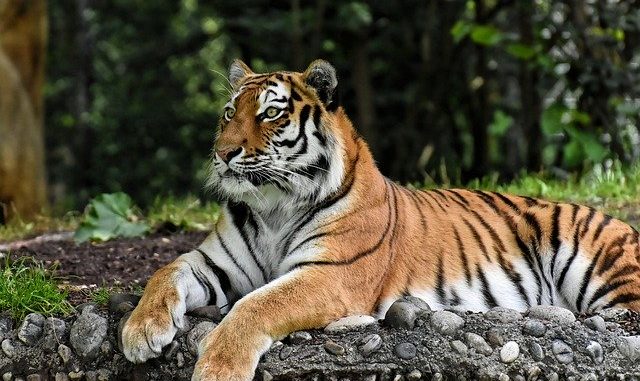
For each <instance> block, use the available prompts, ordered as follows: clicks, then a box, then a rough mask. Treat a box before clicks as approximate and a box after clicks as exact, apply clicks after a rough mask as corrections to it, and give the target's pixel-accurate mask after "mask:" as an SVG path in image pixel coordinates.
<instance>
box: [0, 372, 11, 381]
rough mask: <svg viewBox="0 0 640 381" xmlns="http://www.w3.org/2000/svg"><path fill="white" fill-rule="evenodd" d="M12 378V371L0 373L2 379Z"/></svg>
mask: <svg viewBox="0 0 640 381" xmlns="http://www.w3.org/2000/svg"><path fill="white" fill-rule="evenodd" d="M12 378H13V373H11V372H6V373H4V374H3V375H2V381H11V379H12Z"/></svg>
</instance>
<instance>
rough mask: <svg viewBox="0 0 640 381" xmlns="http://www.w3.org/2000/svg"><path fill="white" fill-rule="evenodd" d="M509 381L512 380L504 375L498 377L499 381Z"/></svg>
mask: <svg viewBox="0 0 640 381" xmlns="http://www.w3.org/2000/svg"><path fill="white" fill-rule="evenodd" d="M509 380H510V378H509V376H508V375H506V374H504V373H500V374H499V375H498V381H509Z"/></svg>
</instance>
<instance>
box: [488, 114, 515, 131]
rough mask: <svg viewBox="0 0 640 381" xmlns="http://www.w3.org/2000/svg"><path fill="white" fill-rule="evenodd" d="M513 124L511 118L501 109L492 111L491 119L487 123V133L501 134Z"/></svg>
mask: <svg viewBox="0 0 640 381" xmlns="http://www.w3.org/2000/svg"><path fill="white" fill-rule="evenodd" d="M512 125H513V118H512V117H511V116H510V115H507V114H505V113H504V112H503V111H502V110H496V112H494V113H493V121H492V122H491V124H489V133H490V134H491V135H494V136H503V135H504V134H505V133H506V132H507V131H508V130H509V128H511V126H512Z"/></svg>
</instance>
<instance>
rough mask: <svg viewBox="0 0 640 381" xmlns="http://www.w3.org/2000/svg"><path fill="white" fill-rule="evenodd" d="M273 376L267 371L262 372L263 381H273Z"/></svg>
mask: <svg viewBox="0 0 640 381" xmlns="http://www.w3.org/2000/svg"><path fill="white" fill-rule="evenodd" d="M272 380H273V375H272V374H271V373H269V372H268V371H266V370H263V371H262V381H272Z"/></svg>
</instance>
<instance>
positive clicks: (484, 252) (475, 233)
mask: <svg viewBox="0 0 640 381" xmlns="http://www.w3.org/2000/svg"><path fill="white" fill-rule="evenodd" d="M461 219H462V222H464V224H465V225H467V228H468V229H469V230H470V231H471V235H473V238H474V239H475V240H476V243H477V244H478V246H479V247H480V251H482V255H483V256H484V258H485V259H486V260H487V261H488V262H489V263H491V258H490V257H489V254H488V253H487V247H486V246H485V245H484V242H483V241H482V237H480V234H479V233H478V231H477V230H476V228H474V227H473V225H471V224H470V223H469V221H467V219H466V218H464V217H461Z"/></svg>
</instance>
